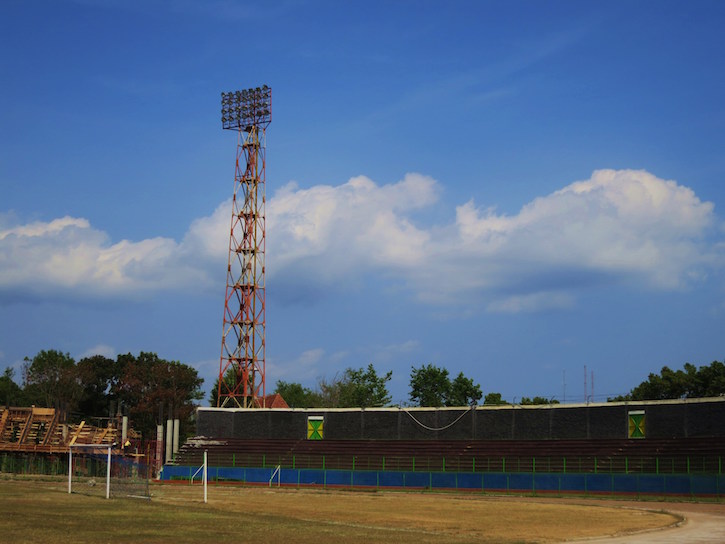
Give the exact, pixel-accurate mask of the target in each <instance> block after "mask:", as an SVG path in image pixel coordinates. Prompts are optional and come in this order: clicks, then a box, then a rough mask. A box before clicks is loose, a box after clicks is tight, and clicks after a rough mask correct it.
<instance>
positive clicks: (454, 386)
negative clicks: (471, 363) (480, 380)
mask: <svg viewBox="0 0 725 544" xmlns="http://www.w3.org/2000/svg"><path fill="white" fill-rule="evenodd" d="M482 396H483V393H481V386H480V385H478V384H474V383H473V380H472V379H471V378H466V377H465V376H464V375H463V372H461V373H459V374H458V376H456V378H455V379H454V380H453V381H452V382H451V386H450V388H449V395H448V398H447V399H446V406H475V405H476V404H478V401H479V400H481V397H482Z"/></svg>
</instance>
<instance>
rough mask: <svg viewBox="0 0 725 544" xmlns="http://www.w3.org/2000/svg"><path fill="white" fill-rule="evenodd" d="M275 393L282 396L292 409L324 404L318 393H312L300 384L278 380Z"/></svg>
mask: <svg viewBox="0 0 725 544" xmlns="http://www.w3.org/2000/svg"><path fill="white" fill-rule="evenodd" d="M274 392H275V393H277V394H279V395H282V398H283V399H284V400H285V402H286V403H287V406H289V407H290V408H312V407H315V406H321V404H322V398H321V397H320V394H319V393H318V392H316V391H312V390H311V389H310V388H308V387H302V385H301V384H299V383H292V382H285V381H282V380H278V381H277V386H276V388H275V391H274Z"/></svg>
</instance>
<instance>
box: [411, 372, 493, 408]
mask: <svg viewBox="0 0 725 544" xmlns="http://www.w3.org/2000/svg"><path fill="white" fill-rule="evenodd" d="M482 396H483V395H482V393H481V386H480V385H478V384H474V383H473V380H472V379H471V378H466V376H464V374H463V372H461V373H460V374H458V376H456V378H455V379H454V380H453V381H451V380H450V378H449V377H448V369H445V368H440V367H438V366H435V365H433V364H431V363H428V364H427V365H422V366H421V367H419V368H415V367H412V368H411V372H410V393H409V398H410V401H411V402H412V403H413V404H414V405H416V406H469V405H470V406H473V405H476V404H477V403H478V401H479V400H481V397H482Z"/></svg>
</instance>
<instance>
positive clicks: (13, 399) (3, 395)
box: [0, 367, 25, 406]
mask: <svg viewBox="0 0 725 544" xmlns="http://www.w3.org/2000/svg"><path fill="white" fill-rule="evenodd" d="M14 376H15V371H14V370H13V369H12V368H10V367H8V368H6V369H5V372H3V375H2V376H0V405H1V404H5V406H22V405H23V404H24V403H25V395H24V393H23V389H22V388H21V387H20V386H19V385H18V384H16V383H15V381H14V380H13V377H14Z"/></svg>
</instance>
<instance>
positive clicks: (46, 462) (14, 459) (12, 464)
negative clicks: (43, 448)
mask: <svg viewBox="0 0 725 544" xmlns="http://www.w3.org/2000/svg"><path fill="white" fill-rule="evenodd" d="M0 472H4V473H11V474H40V475H48V476H59V475H63V474H66V475H67V474H68V456H67V455H63V456H49V455H35V454H25V453H0Z"/></svg>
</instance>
